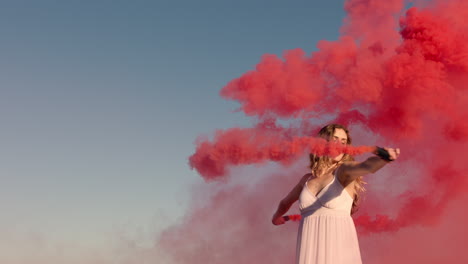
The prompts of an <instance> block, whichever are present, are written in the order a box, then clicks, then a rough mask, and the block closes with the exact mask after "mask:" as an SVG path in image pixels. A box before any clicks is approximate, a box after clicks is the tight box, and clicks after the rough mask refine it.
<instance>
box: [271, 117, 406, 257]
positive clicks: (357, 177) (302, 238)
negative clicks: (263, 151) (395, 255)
mask: <svg viewBox="0 0 468 264" xmlns="http://www.w3.org/2000/svg"><path fill="white" fill-rule="evenodd" d="M319 136H320V137H323V138H325V139H327V140H333V141H337V142H340V143H342V144H351V137H350V136H349V131H348V130H347V129H346V128H345V127H344V126H342V125H337V124H331V125H328V126H326V127H324V128H322V129H321V130H320V132H319ZM385 150H386V151H387V152H388V154H389V159H386V158H385V157H380V156H373V157H370V158H368V159H367V160H366V161H364V162H355V161H354V160H353V157H351V156H349V155H348V154H340V155H338V156H336V157H333V158H330V157H325V156H322V157H318V156H315V155H313V154H311V155H310V162H311V165H310V169H311V173H307V174H306V175H304V176H303V177H302V178H301V180H300V181H299V183H298V184H297V185H296V186H295V187H294V188H293V189H292V190H291V192H290V193H289V194H288V195H287V196H286V197H285V198H284V199H283V200H281V202H280V203H279V206H278V209H277V210H276V212H275V214H274V215H273V218H272V222H273V224H274V225H281V224H284V223H285V219H284V218H283V215H284V214H285V213H286V212H287V211H288V210H289V208H290V207H291V205H292V204H293V203H294V202H296V201H297V200H299V208H300V210H301V216H302V219H301V223H300V225H299V232H298V238H297V248H296V263H297V264H360V263H362V262H361V254H360V251H359V243H358V239H357V234H356V228H355V226H354V222H353V219H352V218H351V214H352V213H354V212H355V211H356V209H357V205H358V202H359V197H360V193H361V192H362V191H363V186H362V184H363V182H362V176H364V175H366V174H369V173H374V172H376V171H377V170H379V169H380V168H382V167H383V166H385V165H386V164H387V163H388V162H390V161H393V160H396V159H397V158H398V155H399V154H400V150H399V149H398V148H397V149H393V148H385Z"/></svg>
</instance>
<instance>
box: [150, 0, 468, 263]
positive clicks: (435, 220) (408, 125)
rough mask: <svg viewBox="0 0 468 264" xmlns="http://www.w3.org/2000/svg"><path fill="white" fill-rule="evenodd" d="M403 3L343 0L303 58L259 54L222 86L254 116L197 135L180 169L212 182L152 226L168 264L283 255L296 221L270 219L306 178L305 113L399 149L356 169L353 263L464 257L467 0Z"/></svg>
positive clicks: (310, 128) (294, 53) (281, 259)
mask: <svg viewBox="0 0 468 264" xmlns="http://www.w3.org/2000/svg"><path fill="white" fill-rule="evenodd" d="M407 4H408V3H405V2H404V1H400V0H398V1H397V0H389V1H373V0H349V1H346V2H345V7H344V8H345V10H346V12H347V14H348V15H347V17H346V19H345V21H344V25H343V27H342V30H341V33H342V34H341V37H340V38H339V40H337V41H334V42H329V41H321V42H319V43H318V45H317V47H318V51H316V52H313V53H312V54H311V55H310V56H308V55H306V54H305V53H304V52H303V51H302V50H300V49H296V50H290V51H287V52H285V53H284V56H283V58H279V57H277V56H275V55H265V56H263V57H262V59H261V61H260V62H259V63H258V65H257V66H256V68H255V70H252V71H249V72H247V73H245V74H244V75H242V76H240V77H239V78H237V79H234V80H232V81H231V82H229V83H228V84H227V85H226V86H225V87H224V88H222V90H221V96H222V97H223V98H225V99H228V100H235V101H238V102H239V103H240V109H241V111H243V112H244V113H245V115H247V116H252V117H254V118H256V119H257V120H259V121H258V124H257V125H255V126H254V127H252V128H232V129H228V130H224V131H218V132H217V133H216V135H215V137H214V138H213V139H212V140H211V141H210V140H200V141H199V142H197V149H196V152H195V154H194V155H193V156H192V157H190V165H191V166H192V167H193V168H196V169H197V170H198V172H199V173H200V174H201V176H203V177H204V178H205V179H206V180H210V181H215V182H216V181H218V183H207V184H206V186H204V187H203V188H202V189H203V191H206V192H209V191H210V190H214V189H212V187H211V186H214V184H220V185H221V186H222V187H221V188H220V190H217V191H213V192H214V193H213V196H212V198H211V199H210V200H209V201H208V202H207V203H206V204H204V205H203V206H194V207H193V208H192V209H191V210H190V211H189V212H188V213H187V215H186V216H185V218H184V219H183V222H182V223H180V224H178V225H174V226H173V227H171V228H169V229H167V230H166V231H165V232H163V233H162V234H161V236H160V237H159V239H158V241H157V246H158V247H161V248H163V249H165V250H167V252H168V254H169V257H171V258H172V259H173V261H174V262H175V263H195V264H196V263H228V264H229V263H291V262H293V260H294V254H295V237H296V232H297V230H296V228H297V225H295V224H294V223H288V225H286V226H281V227H276V226H273V225H271V223H270V217H271V215H272V213H273V211H274V210H275V209H276V205H277V202H278V201H279V200H280V199H281V198H283V196H285V195H286V194H287V192H288V191H289V190H290V188H291V187H292V186H294V184H295V183H296V182H297V181H298V180H299V179H300V178H301V176H302V175H303V174H305V173H307V165H308V164H307V163H306V159H304V156H307V152H308V151H312V150H311V149H312V148H311V147H310V145H308V144H310V142H311V140H312V138H311V137H313V136H315V135H316V132H317V129H318V128H319V127H320V126H322V125H325V124H324V123H319V121H318V120H320V121H322V122H323V120H326V121H327V122H328V121H329V122H340V123H342V124H345V125H349V126H350V127H351V128H352V129H351V135H352V136H353V131H356V130H357V131H361V132H360V135H359V136H361V139H360V140H361V142H365V138H376V139H378V140H379V142H377V143H379V144H387V145H390V146H391V147H394V146H397V147H400V148H401V149H402V155H401V157H400V159H399V160H398V161H397V162H395V163H392V164H391V165H389V166H387V167H386V168H384V169H383V170H382V171H379V172H378V173H377V174H376V175H370V176H366V180H367V181H368V182H369V184H368V185H367V189H368V191H367V192H366V194H365V200H364V202H363V203H362V205H361V209H360V211H359V212H358V213H357V214H356V215H355V216H354V219H355V223H356V225H357V227H358V232H359V237H360V241H361V252H362V255H363V259H364V260H365V261H366V262H367V263H383V264H385V263H445V262H449V263H468V262H467V261H468V257H467V256H466V255H465V254H463V250H462V248H461V244H463V243H461V241H464V242H465V243H466V242H467V241H468V232H467V231H465V230H466V228H465V227H464V223H466V221H467V220H468V213H465V212H464V210H463V207H461V206H463V205H464V204H466V203H467V202H468V195H467V193H468V181H467V173H466V172H467V171H468V163H467V162H466V161H465V157H464V149H466V148H467V147H468V146H467V145H468V144H467V141H468V125H467V124H466V120H467V119H466V117H468V108H467V107H466V105H468V93H467V87H468V86H467V83H468V46H467V45H466V43H468V24H467V23H466V17H468V2H467V1H464V0H444V1H443V0H439V1H421V2H415V3H413V7H411V8H409V9H408V10H405V6H406V5H407ZM311 120H315V121H311ZM279 121H281V122H282V123H288V122H289V125H285V126H284V127H283V126H280V125H278V122H279ZM354 136H355V137H356V138H357V137H358V135H355V134H354ZM362 137H364V141H363V138H362ZM312 141H313V140H312ZM365 144H371V142H369V143H366V142H365ZM319 145H320V144H319ZM308 146H309V147H308ZM356 153H360V152H359V151H358V152H356ZM267 161H272V162H280V165H281V166H280V168H282V171H280V172H277V173H272V174H271V175H257V174H256V173H255V171H254V170H251V171H250V173H249V174H250V175H249V176H245V175H243V176H239V175H234V174H233V173H232V172H231V171H229V170H228V168H232V167H233V166H236V165H244V164H257V165H259V166H266V167H268V166H269V165H268V164H269V163H266V162H267ZM227 176H229V178H230V179H232V178H234V177H244V178H245V179H246V180H245V181H246V183H245V184H244V185H242V184H237V185H235V184H231V183H230V182H229V180H226V179H227V178H226V177H227ZM252 177H258V181H256V182H255V184H249V183H248V181H249V178H252ZM374 178H376V179H374ZM377 179H378V180H377ZM377 182H378V183H379V185H377V184H376V183H377ZM216 186H218V185H216ZM383 186H384V187H385V188H383ZM385 252H392V254H391V256H387V255H385V254H384V253H385ZM409 252H410V253H409Z"/></svg>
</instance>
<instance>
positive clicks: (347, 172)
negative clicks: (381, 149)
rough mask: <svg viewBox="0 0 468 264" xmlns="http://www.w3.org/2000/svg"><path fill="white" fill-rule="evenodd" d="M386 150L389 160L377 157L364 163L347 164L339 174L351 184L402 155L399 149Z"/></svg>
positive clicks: (340, 169) (341, 167) (342, 166)
mask: <svg viewBox="0 0 468 264" xmlns="http://www.w3.org/2000/svg"><path fill="white" fill-rule="evenodd" d="M385 150H386V151H388V154H389V160H386V159H384V158H381V157H378V156H375V157H370V158H368V159H367V160H365V161H363V162H346V163H345V164H343V165H341V166H340V168H339V171H338V174H340V175H343V176H345V178H346V179H347V182H351V181H353V180H355V179H356V178H357V177H359V176H363V175H366V174H370V173H375V172H376V171H378V170H380V169H381V168H382V167H383V166H385V165H387V164H388V163H389V162H391V161H394V160H396V159H397V158H398V156H399V155H400V149H398V148H396V149H393V148H385Z"/></svg>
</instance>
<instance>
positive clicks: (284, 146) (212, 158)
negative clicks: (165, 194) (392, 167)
mask: <svg viewBox="0 0 468 264" xmlns="http://www.w3.org/2000/svg"><path fill="white" fill-rule="evenodd" d="M213 141H214V142H210V141H203V142H199V144H198V147H197V150H196V152H195V154H193V155H192V156H191V157H190V159H189V161H190V165H191V166H192V168H195V169H197V171H198V172H199V173H200V175H201V176H203V177H204V178H205V179H207V180H211V179H213V178H216V177H222V176H224V175H225V174H226V172H227V170H226V167H227V166H228V165H247V164H254V163H262V162H265V161H267V160H271V161H277V162H282V163H283V164H286V165H287V164H290V163H291V162H292V161H295V160H297V157H298V156H299V155H304V153H305V150H307V152H309V153H314V154H316V155H319V156H331V157H334V156H337V155H339V154H341V153H347V154H350V155H353V156H354V155H359V154H363V153H366V152H372V151H374V150H375V147H368V146H361V147H353V146H345V145H342V144H339V143H334V142H330V143H328V142H327V141H326V140H325V139H322V138H314V137H293V138H291V139H285V138H284V136H282V134H279V133H278V132H276V133H275V134H271V133H270V134H269V133H268V132H267V131H262V130H260V129H258V128H257V129H239V128H234V129H230V130H228V131H218V132H217V133H216V136H215V138H214V140H213Z"/></svg>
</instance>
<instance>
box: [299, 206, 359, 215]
mask: <svg viewBox="0 0 468 264" xmlns="http://www.w3.org/2000/svg"><path fill="white" fill-rule="evenodd" d="M300 211H301V216H302V218H304V217H308V216H318V215H332V216H333V215H336V216H350V215H351V209H350V208H348V207H338V208H329V207H325V206H321V205H320V206H318V205H316V206H314V205H312V206H309V207H306V208H302V209H301V210H300Z"/></svg>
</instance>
